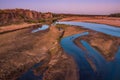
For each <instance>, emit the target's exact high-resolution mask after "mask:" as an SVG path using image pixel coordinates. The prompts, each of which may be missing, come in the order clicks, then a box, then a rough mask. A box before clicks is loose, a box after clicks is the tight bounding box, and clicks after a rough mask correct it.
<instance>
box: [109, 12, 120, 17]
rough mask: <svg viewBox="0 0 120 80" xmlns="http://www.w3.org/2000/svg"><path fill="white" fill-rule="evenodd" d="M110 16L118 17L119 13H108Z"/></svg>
mask: <svg viewBox="0 0 120 80" xmlns="http://www.w3.org/2000/svg"><path fill="white" fill-rule="evenodd" d="M109 16H110V17H120V13H114V14H110V15H109Z"/></svg>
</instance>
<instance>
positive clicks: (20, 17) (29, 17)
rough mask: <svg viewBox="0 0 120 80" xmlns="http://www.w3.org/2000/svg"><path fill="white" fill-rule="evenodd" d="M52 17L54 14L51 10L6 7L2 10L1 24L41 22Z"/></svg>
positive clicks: (0, 14)
mask: <svg viewBox="0 0 120 80" xmlns="http://www.w3.org/2000/svg"><path fill="white" fill-rule="evenodd" d="M52 17H53V15H52V13H50V12H48V13H41V12H37V11H32V10H28V9H5V10H0V25H5V24H12V23H20V22H39V21H41V20H43V19H47V18H52Z"/></svg>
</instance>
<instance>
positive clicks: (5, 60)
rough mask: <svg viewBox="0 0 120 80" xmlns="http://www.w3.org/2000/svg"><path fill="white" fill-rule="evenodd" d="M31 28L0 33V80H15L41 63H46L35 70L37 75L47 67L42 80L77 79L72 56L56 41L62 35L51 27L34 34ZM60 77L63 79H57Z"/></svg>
mask: <svg viewBox="0 0 120 80" xmlns="http://www.w3.org/2000/svg"><path fill="white" fill-rule="evenodd" d="M33 29H34V27H30V28H26V29H21V30H17V31H14V32H8V33H4V34H0V42H1V43H0V79H2V80H14V79H16V78H18V77H19V76H20V75H21V74H23V73H25V72H26V71H27V70H28V69H29V68H30V67H32V66H33V65H34V64H36V63H39V62H41V61H44V62H45V63H46V64H44V65H43V66H41V67H40V68H37V69H36V70H34V71H35V74H38V75H39V74H41V72H42V70H45V69H46V68H47V70H46V71H45V72H44V76H43V78H44V80H77V79H78V75H77V68H76V64H75V62H74V60H73V59H72V57H70V56H68V55H66V54H64V52H63V50H62V49H61V47H60V45H59V42H58V41H59V40H58V39H59V37H60V36H61V34H62V32H61V31H59V30H58V29H57V28H55V27H54V26H51V27H50V29H48V30H45V31H40V32H37V33H31V31H32V30H33ZM63 65H64V66H63ZM54 67H55V68H54ZM66 68H67V69H66ZM49 72H51V73H50V74H49ZM71 73H72V75H71ZM59 74H60V75H59ZM61 75H62V76H63V78H62V79H59V78H60V76H61Z"/></svg>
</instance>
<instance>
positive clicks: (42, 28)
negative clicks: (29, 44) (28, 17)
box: [32, 25, 49, 33]
mask: <svg viewBox="0 0 120 80" xmlns="http://www.w3.org/2000/svg"><path fill="white" fill-rule="evenodd" d="M48 28H49V25H42V27H39V28H37V29H35V30H32V33H36V32H38V31H43V30H46V29H48Z"/></svg>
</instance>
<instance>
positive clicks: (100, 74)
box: [57, 22, 120, 80]
mask: <svg viewBox="0 0 120 80" xmlns="http://www.w3.org/2000/svg"><path fill="white" fill-rule="evenodd" d="M57 23H58V24H67V25H76V26H82V27H84V28H88V29H92V30H95V31H99V32H102V33H105V34H109V35H111V36H116V37H120V28H116V27H114V26H109V25H103V24H94V23H85V22H57ZM91 27H92V28H91ZM85 35H89V33H88V32H84V33H81V34H75V35H71V36H68V37H65V38H63V39H62V40H61V46H62V47H63V49H64V50H65V51H66V52H67V53H68V54H69V55H71V56H73V58H74V59H75V61H76V63H77V65H78V69H79V73H80V80H120V48H118V52H117V53H116V56H115V59H114V60H112V61H106V60H105V58H104V57H103V56H102V55H101V54H100V53H99V52H98V51H97V50H95V49H94V48H92V47H91V46H90V44H89V43H88V42H86V41H84V40H81V41H80V43H81V44H82V45H83V47H85V48H86V51H84V50H82V49H81V48H79V47H77V46H76V45H75V44H74V42H73V41H74V39H75V38H77V37H80V36H85ZM86 58H88V59H89V60H90V61H92V63H93V64H94V65H95V67H96V70H94V69H93V68H92V66H91V65H90V64H89V61H88V59H86Z"/></svg>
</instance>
